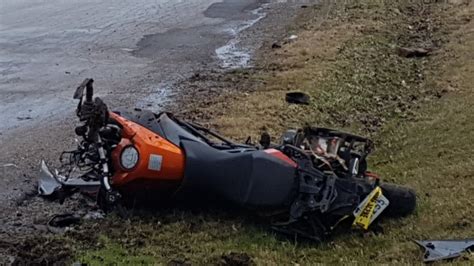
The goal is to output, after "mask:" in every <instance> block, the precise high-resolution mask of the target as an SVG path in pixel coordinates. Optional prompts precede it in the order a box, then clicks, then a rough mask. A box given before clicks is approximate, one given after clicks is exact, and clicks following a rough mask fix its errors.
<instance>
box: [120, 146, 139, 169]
mask: <svg viewBox="0 0 474 266" xmlns="http://www.w3.org/2000/svg"><path fill="white" fill-rule="evenodd" d="M137 163H138V151H137V149H136V148H135V147H133V146H128V147H126V148H125V149H123V151H122V155H120V164H121V165H122V167H123V168H125V169H127V170H130V169H132V168H133V167H135V166H136V165H137Z"/></svg>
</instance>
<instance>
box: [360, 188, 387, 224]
mask: <svg viewBox="0 0 474 266" xmlns="http://www.w3.org/2000/svg"><path fill="white" fill-rule="evenodd" d="M389 203H390V202H389V201H388V199H387V198H386V197H385V196H384V195H383V194H382V189H381V188H380V187H376V188H375V189H374V190H372V192H370V194H369V195H368V196H367V197H366V198H365V199H364V200H363V201H362V202H361V203H360V204H359V206H357V208H356V209H355V210H354V212H353V214H354V217H355V219H354V223H353V225H354V226H355V227H361V228H363V229H366V230H367V229H368V228H369V225H370V224H371V223H372V222H373V221H374V220H375V219H376V218H377V217H378V216H379V215H380V214H381V213H382V212H383V210H385V208H387V206H388V204H389Z"/></svg>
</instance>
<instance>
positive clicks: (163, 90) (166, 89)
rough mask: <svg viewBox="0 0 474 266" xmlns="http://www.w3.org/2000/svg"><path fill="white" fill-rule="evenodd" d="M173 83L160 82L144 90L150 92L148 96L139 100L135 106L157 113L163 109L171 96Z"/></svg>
mask: <svg viewBox="0 0 474 266" xmlns="http://www.w3.org/2000/svg"><path fill="white" fill-rule="evenodd" d="M171 90H172V84H168V83H160V84H158V85H156V86H154V87H151V88H146V89H144V90H143V91H147V92H149V93H148V94H147V96H146V97H144V98H142V99H140V100H138V101H137V102H136V104H135V107H138V108H142V109H146V110H150V111H152V112H155V113H159V112H161V111H162V109H163V106H164V105H165V104H166V103H167V100H168V99H169V98H170V94H171Z"/></svg>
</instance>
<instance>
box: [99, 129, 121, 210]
mask: <svg viewBox="0 0 474 266" xmlns="http://www.w3.org/2000/svg"><path fill="white" fill-rule="evenodd" d="M97 144H99V148H98V151H99V159H100V163H101V165H102V177H101V179H100V186H101V189H103V191H104V194H103V195H101V193H99V196H98V197H105V198H104V199H103V200H104V201H102V199H98V201H99V202H102V204H105V205H106V206H101V207H102V208H103V209H109V208H110V207H112V206H114V205H115V204H117V203H118V200H119V199H120V198H121V195H120V193H119V192H118V191H116V190H114V189H112V186H111V185H110V182H109V176H110V170H109V165H108V163H107V156H106V154H105V149H104V145H103V142H102V139H101V137H100V136H97ZM102 204H99V205H102Z"/></svg>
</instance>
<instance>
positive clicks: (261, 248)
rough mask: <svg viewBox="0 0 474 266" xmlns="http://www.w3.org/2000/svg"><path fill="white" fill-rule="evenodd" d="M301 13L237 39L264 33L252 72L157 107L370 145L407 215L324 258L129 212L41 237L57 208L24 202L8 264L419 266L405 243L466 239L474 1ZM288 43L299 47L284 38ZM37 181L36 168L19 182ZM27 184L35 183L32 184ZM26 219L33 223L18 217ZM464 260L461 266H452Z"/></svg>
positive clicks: (189, 83) (201, 78) (371, 4)
mask: <svg viewBox="0 0 474 266" xmlns="http://www.w3.org/2000/svg"><path fill="white" fill-rule="evenodd" d="M297 14H298V15H297V16H296V17H294V20H289V19H288V21H292V23H290V24H288V25H285V26H284V27H283V28H281V29H279V30H271V31H269V30H265V28H267V29H268V26H269V25H277V24H278V21H279V20H281V18H288V14H282V13H278V12H276V13H275V14H273V15H272V16H269V18H267V19H268V20H270V22H268V21H267V22H265V23H258V24H256V26H254V27H252V28H249V29H248V30H246V31H245V32H243V34H244V35H247V36H252V35H254V34H256V33H257V32H264V35H265V38H263V40H264V41H263V42H262V44H261V48H260V49H259V50H258V53H257V55H256V57H255V66H254V67H253V68H249V69H236V70H232V71H225V72H223V71H220V70H215V69H211V70H207V71H200V72H199V73H195V74H194V75H193V76H192V77H190V78H189V79H187V80H185V81H183V82H181V83H179V84H175V89H176V91H175V92H176V93H175V94H174V96H173V99H174V101H173V102H168V104H167V109H168V110H171V111H173V112H175V113H176V114H177V115H179V116H181V117H184V118H188V119H192V120H194V121H198V122H200V123H202V124H205V125H208V126H210V127H212V128H217V129H218V130H219V131H221V132H223V133H225V134H226V135H229V136H231V137H232V138H234V139H236V140H241V141H242V140H245V139H246V138H247V137H248V136H251V137H252V138H253V139H254V140H255V139H258V135H259V134H260V133H261V132H262V131H268V132H269V133H270V134H271V135H272V136H273V137H274V139H275V140H276V139H277V138H278V136H279V132H281V131H282V130H283V129H286V128H289V127H290V128H293V127H300V126H301V125H303V124H305V123H310V124H316V125H320V126H328V127H335V128H339V129H344V130H350V131H352V132H355V133H360V134H363V135H369V136H371V137H372V138H373V139H374V140H375V141H376V147H377V150H376V152H375V154H374V156H373V157H372V159H371V161H370V165H371V167H370V168H372V170H375V171H377V172H379V173H380V174H382V177H383V178H384V179H385V180H387V181H390V182H394V183H399V184H404V185H407V186H410V187H412V188H415V189H416V190H417V194H418V201H419V206H418V208H417V213H416V214H415V215H413V216H411V217H409V218H406V219H400V220H392V221H385V222H384V223H383V224H382V226H383V228H384V232H383V233H382V234H378V235H375V234H364V235H361V234H359V233H349V234H343V235H340V236H336V237H335V238H334V239H333V240H332V241H330V242H329V243H325V244H323V245H320V246H315V245H311V244H307V243H298V242H294V241H290V240H286V239H281V238H279V237H278V236H276V235H274V234H273V233H271V232H270V231H268V230H266V229H265V227H264V226H263V225H261V224H259V223H258V222H256V221H255V220H254V219H253V217H252V216H251V214H248V213H241V212H239V211H226V210H222V209H219V208H216V209H212V210H208V209H207V208H202V209H197V210H186V209H184V210H183V209H179V208H178V209H168V210H157V211H156V212H145V213H141V212H139V213H138V214H137V215H135V216H133V217H132V218H131V219H128V220H123V219H121V218H119V217H116V216H113V215H112V216H108V217H107V218H106V219H104V220H100V221H99V222H97V221H84V222H83V223H82V224H81V225H80V226H75V227H72V228H71V229H70V231H68V232H66V233H63V234H59V235H57V234H50V233H40V232H41V230H43V231H44V230H45V228H44V227H41V226H40V225H42V224H44V222H45V221H44V219H45V217H48V216H50V215H51V214H52V213H55V212H56V211H57V210H55V209H54V207H56V206H57V207H58V208H59V205H55V203H49V202H45V201H41V200H37V199H36V198H34V197H33V195H34V194H33V193H30V194H26V196H25V197H23V198H22V200H20V201H18V206H17V207H15V208H18V211H17V212H8V215H9V217H7V218H3V221H8V223H9V227H4V228H7V229H6V230H5V229H4V230H5V231H3V232H2V233H3V236H4V237H3V238H2V240H0V250H2V251H3V252H4V253H5V254H8V256H10V257H6V258H7V259H11V261H15V262H18V263H22V262H23V263H27V262H41V263H48V262H56V261H63V262H66V261H67V262H72V261H80V262H85V263H91V264H107V263H124V264H125V263H126V264H138V263H147V264H148V263H157V262H159V263H167V264H173V265H176V264H180V265H182V264H224V265H249V264H295V265H300V264H314V263H355V262H357V263H363V264H380V263H410V264H412V263H419V262H420V261H421V257H422V253H421V251H420V249H419V248H418V247H417V246H416V245H414V244H413V242H412V239H433V238H442V239H444V238H445V239H449V238H469V237H470V238H472V237H473V236H474V235H473V232H474V220H473V218H472V217H474V212H473V210H474V205H473V201H472V199H473V197H472V195H473V193H474V186H473V182H472V178H473V176H474V161H473V158H472V156H471V155H472V152H474V145H473V144H472V143H474V136H473V134H471V132H472V130H474V124H473V122H472V121H474V117H473V114H474V112H472V101H473V100H474V93H473V90H472V84H473V82H474V80H473V78H474V76H473V75H472V73H474V63H473V62H474V58H473V55H474V53H473V49H474V24H473V23H474V21H473V18H474V4H473V3H472V1H439V2H432V3H431V2H430V3H426V2H422V1H420V2H419V3H418V2H413V1H390V2H388V1H358V2H353V3H348V2H344V3H338V4H336V3H332V2H325V1H323V2H322V4H320V5H316V6H314V7H313V6H301V7H300V8H299V10H298V13H297ZM279 16H281V17H279ZM272 21H273V22H272ZM293 34H294V35H297V38H296V39H293V40H290V39H288V37H289V36H290V35H293ZM244 39H245V40H247V41H249V42H251V40H252V38H251V37H249V38H244ZM401 47H409V48H425V49H428V50H429V54H428V56H423V57H410V58H407V57H405V56H401V55H400V54H399V48H401ZM289 91H303V92H306V93H307V94H309V95H310V96H311V104H310V105H308V106H300V105H289V104H287V103H286V102H285V101H284V96H285V93H286V92H289ZM68 127H69V126H67V125H65V126H63V127H62V128H61V127H57V128H55V130H60V129H64V130H65V129H67V128H68ZM45 130H48V129H45ZM34 134H35V133H31V137H32V138H33V137H34ZM43 134H44V133H43ZM46 148H49V147H44V149H46ZM52 148H53V150H54V152H55V153H56V154H58V153H59V151H60V148H54V147H52ZM25 150H26V151H28V149H25ZM31 152H32V153H33V152H36V150H31ZM25 154H28V153H25ZM23 156H27V155H23ZM33 169H36V165H31V170H30V171H29V172H30V173H32V171H33ZM12 171H17V173H18V174H19V175H21V174H23V173H24V170H23V169H16V168H14V169H12ZM24 179H25V182H31V176H28V175H27V176H25V178H24ZM51 204H53V205H51ZM89 204H90V203H89V202H88V201H84V200H80V199H77V198H76V199H73V200H71V201H67V202H66V207H68V208H72V210H77V211H85V210H89V209H90V208H91V207H90V206H89ZM51 206H54V207H51ZM31 208H36V211H35V212H34V213H36V215H34V216H35V217H29V218H28V219H26V218H24V217H25V216H26V215H28V212H30V211H31ZM61 208H62V207H61ZM44 210H47V215H44V213H42V211H44ZM61 210H62V209H61ZM22 217H23V218H22ZM18 223H20V224H18ZM22 223H25V224H28V226H22ZM33 226H36V228H35V229H34V230H33V231H32V230H31V228H30V227H33ZM38 226H39V227H38ZM15 228H16V229H15ZM8 230H13V231H11V232H9V231H8ZM15 230H16V231H15ZM7 231H8V232H7ZM17 231H18V232H17ZM22 231H25V232H34V234H36V235H37V236H36V237H34V238H31V236H30V235H28V233H26V234H25V233H23V234H21V232H22ZM13 235H15V237H13V238H12V236H13ZM16 235H19V236H21V237H16ZM5 236H6V237H5ZM9 238H11V239H9ZM472 260H473V258H472V256H470V257H469V256H465V257H463V258H461V259H460V260H457V262H460V263H463V262H465V263H466V264H469V263H470V262H471V261H472Z"/></svg>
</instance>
